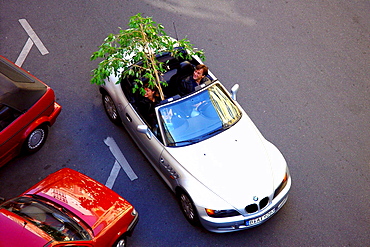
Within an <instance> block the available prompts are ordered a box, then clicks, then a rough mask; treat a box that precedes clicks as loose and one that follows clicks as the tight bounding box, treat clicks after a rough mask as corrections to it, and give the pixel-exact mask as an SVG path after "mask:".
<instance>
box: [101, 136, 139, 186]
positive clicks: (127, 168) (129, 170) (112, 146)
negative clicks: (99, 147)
mask: <svg viewBox="0 0 370 247" xmlns="http://www.w3.org/2000/svg"><path fill="white" fill-rule="evenodd" d="M104 143H105V144H106V145H107V146H108V147H109V149H110V151H111V152H112V154H113V156H114V157H115V158H116V160H117V161H118V163H119V164H120V166H121V167H122V169H123V170H124V171H125V172H126V174H127V176H128V177H129V178H130V179H131V181H133V180H135V179H137V178H138V177H137V176H136V174H135V172H134V171H133V170H132V168H131V166H130V164H129V163H128V162H127V160H126V158H125V156H124V155H123V154H122V152H121V150H120V149H119V147H118V145H117V143H116V141H115V140H114V139H113V138H112V137H107V139H105V140H104Z"/></svg>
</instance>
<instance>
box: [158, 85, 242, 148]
mask: <svg viewBox="0 0 370 247" xmlns="http://www.w3.org/2000/svg"><path fill="white" fill-rule="evenodd" d="M157 112H158V119H159V122H160V126H161V129H162V135H163V137H164V141H165V144H166V145H167V146H185V145H190V144H193V143H197V142H200V141H202V140H205V139H207V138H209V137H211V136H213V135H215V134H217V133H219V132H221V131H223V130H225V129H227V128H229V127H230V126H232V125H233V124H234V123H236V122H237V121H238V120H239V119H240V117H241V111H240V110H239V108H238V107H237V106H236V105H235V104H234V102H233V101H232V100H231V99H230V97H229V94H228V93H226V92H225V91H224V89H223V87H222V86H221V85H220V84H218V83H216V84H214V85H212V86H210V87H208V88H207V89H206V90H203V91H201V92H199V93H196V94H193V95H191V96H190V97H186V98H184V99H181V100H178V101H174V102H173V103H170V104H166V105H163V106H160V107H158V108H157Z"/></svg>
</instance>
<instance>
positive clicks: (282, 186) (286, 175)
mask: <svg viewBox="0 0 370 247" xmlns="http://www.w3.org/2000/svg"><path fill="white" fill-rule="evenodd" d="M288 177H289V173H288V171H286V172H285V175H284V178H283V181H281V183H280V185H279V186H278V187H277V188H276V190H275V193H274V198H275V197H277V196H278V195H279V193H280V192H281V191H282V190H283V189H284V188H285V186H286V185H287V183H288Z"/></svg>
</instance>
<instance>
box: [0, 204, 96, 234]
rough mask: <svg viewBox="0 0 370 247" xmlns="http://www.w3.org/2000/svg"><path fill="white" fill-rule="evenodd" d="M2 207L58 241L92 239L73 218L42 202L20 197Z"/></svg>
mask: <svg viewBox="0 0 370 247" xmlns="http://www.w3.org/2000/svg"><path fill="white" fill-rule="evenodd" d="M2 207H3V208H5V209H7V210H8V211H10V212H12V213H14V214H17V215H19V216H21V217H22V218H24V219H26V220H28V221H29V222H31V223H32V224H34V225H35V226H37V227H38V228H40V229H41V230H43V231H44V232H45V233H47V234H48V235H49V236H51V237H52V238H54V239H55V240H56V241H74V240H89V239H91V238H90V235H89V234H88V233H87V231H86V230H85V229H84V228H83V227H82V226H80V225H79V224H78V223H77V222H76V221H75V220H74V219H73V218H72V217H70V216H68V214H66V213H64V212H62V211H60V210H59V209H57V208H55V207H53V206H52V205H50V203H47V202H43V201H42V200H37V199H35V198H30V197H18V198H15V199H13V200H10V201H8V202H6V203H5V204H3V205H2Z"/></svg>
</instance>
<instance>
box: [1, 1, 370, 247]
mask: <svg viewBox="0 0 370 247" xmlns="http://www.w3.org/2000/svg"><path fill="white" fill-rule="evenodd" d="M138 12H141V13H143V15H144V16H153V18H154V20H155V21H157V22H159V23H162V24H163V25H164V26H165V31H166V32H167V33H168V34H169V35H171V36H174V37H175V36H176V33H175V29H174V24H175V26H176V30H177V35H178V37H179V38H184V37H187V38H188V39H189V40H190V41H191V42H192V43H193V44H195V46H196V47H198V48H201V49H204V50H205V54H206V58H207V59H206V61H205V63H206V64H207V65H208V66H209V67H210V69H211V71H212V72H213V73H214V74H215V75H216V76H217V77H218V78H219V79H220V81H222V83H223V84H224V85H226V86H227V87H228V88H231V87H232V86H233V85H234V84H235V83H239V84H240V86H241V89H240V90H239V94H238V101H239V102H240V104H241V105H242V106H243V107H244V109H245V110H246V112H247V113H248V114H249V115H250V117H251V118H252V120H253V121H254V122H255V124H256V125H257V127H258V128H259V129H260V130H261V132H262V133H263V135H264V136H265V137H266V138H267V139H268V140H270V141H271V142H272V143H274V144H275V145H276V146H277V147H278V148H279V149H280V150H281V151H282V153H283V154H284V156H285V157H286V159H287V161H288V164H289V168H290V172H291V175H292V179H293V185H292V189H291V192H290V197H289V199H288V202H287V204H286V205H285V206H284V208H283V209H282V210H281V211H280V212H279V213H278V214H276V215H275V216H274V217H272V218H271V219H270V220H269V221H268V222H266V223H265V224H263V225H261V226H259V227H256V228H253V229H251V230H246V231H241V232H237V233H228V234H213V233H209V232H206V231H204V230H202V229H200V228H195V227H192V226H191V225H190V224H188V222H187V221H186V220H185V218H184V217H183V215H182V213H181V211H180V209H179V207H178V205H177V203H176V200H175V197H174V196H173V195H172V194H171V192H170V190H169V189H168V188H167V187H166V185H165V184H164V183H163V182H162V181H161V179H160V177H159V176H158V175H157V174H156V172H155V171H154V169H152V168H151V166H150V165H149V163H148V162H147V160H146V159H145V158H144V156H143V155H142V154H141V153H140V151H139V150H138V148H137V147H136V146H135V144H134V143H133V141H132V140H131V139H130V137H129V136H128V134H127V132H126V131H125V130H124V129H123V128H119V127H117V126H115V125H113V124H112V123H111V122H110V121H109V120H108V118H107V117H106V115H105V112H104V109H103V106H102V103H101V96H100V95H99V93H98V90H97V86H96V85H91V84H90V82H89V81H90V78H91V77H90V74H91V70H92V69H93V68H94V67H95V66H96V64H97V62H96V61H94V62H91V61H90V60H89V58H90V56H91V54H92V52H94V51H95V50H96V49H97V46H98V45H100V44H101V43H102V41H103V39H104V38H105V37H106V36H107V35H108V34H109V33H116V32H118V27H122V28H126V27H127V23H128V20H129V17H130V16H132V15H134V14H136V13H138ZM369 13H370V2H369V1H368V0H358V1H354V0H350V1H343V0H342V1H340V0H336V1H335V0H326V1H305V0H296V1H289V0H288V1H286V0H284V1H281V0H277V1H243V0H234V1H221V0H203V1H193V0H182V1H176V0H167V1H166V0H163V1H159V0H143V1H128V0H125V1H124V0H121V1H92V0H90V1H84V0H80V1H55V0H48V1H10V0H0V54H1V55H3V56H5V57H7V58H8V59H10V60H11V61H14V62H15V61H16V60H17V59H18V58H19V55H20V53H21V51H22V50H23V48H24V47H25V44H26V42H27V39H28V34H27V33H26V31H25V30H24V28H23V27H22V26H21V24H20V22H19V20H20V19H26V20H27V21H28V23H29V24H30V25H31V26H32V28H33V30H34V31H35V33H36V34H37V35H38V37H39V38H40V40H41V41H42V43H43V45H44V46H45V47H46V49H47V50H48V52H49V53H48V54H45V55H42V54H41V52H40V50H39V48H38V47H37V46H36V45H35V44H34V45H33V46H32V47H31V49H30V51H29V53H27V56H26V57H25V59H24V62H23V64H22V67H23V68H25V69H26V70H28V71H30V72H31V73H32V74H34V75H35V76H37V77H38V78H40V79H41V80H42V81H44V82H45V83H47V84H48V85H50V86H51V87H52V88H53V89H54V90H55V92H56V95H57V101H58V102H59V103H60V104H61V105H62V106H63V110H62V113H61V115H60V116H59V118H58V119H57V122H56V123H55V125H54V126H53V127H52V129H51V131H50V135H49V138H48V140H47V143H46V144H45V146H44V147H43V149H42V150H41V151H39V152H38V153H37V154H34V155H32V156H28V157H20V158H18V159H15V160H14V161H12V162H10V163H9V164H7V165H6V166H4V167H2V168H0V195H1V196H3V197H6V198H10V197H13V196H17V195H18V194H19V193H21V192H22V191H24V190H25V189H27V188H28V187H30V186H31V185H33V184H34V183H36V182H37V181H39V180H40V179H42V178H44V177H46V176H47V175H48V174H50V173H52V172H54V171H57V170H59V169H60V168H63V167H70V168H73V169H76V170H78V171H80V172H83V173H85V174H86V175H88V176H91V177H92V178H94V179H95V180H97V181H100V182H102V183H104V184H105V183H106V182H107V180H108V177H109V175H110V173H111V170H112V168H113V166H114V161H115V158H114V156H113V155H112V153H111V152H110V150H109V148H108V146H107V145H106V144H105V143H104V140H105V139H106V138H107V137H112V138H114V140H115V141H116V143H117V144H118V146H119V148H120V150H121V151H122V153H123V154H124V156H125V158H126V159H127V161H128V163H129V164H130V166H131V167H132V169H133V171H134V172H135V174H136V175H137V177H138V179H136V180H133V181H131V180H130V179H129V177H128V176H127V175H126V174H125V173H124V172H123V171H122V170H121V171H120V172H119V174H118V177H117V179H116V180H115V181H114V184H113V190H115V191H116V192H117V193H119V194H120V195H122V196H123V197H124V198H126V199H127V200H128V201H130V202H131V203H132V204H133V205H134V206H135V207H136V208H137V210H138V211H139V213H140V216H141V217H140V221H139V224H138V226H137V228H136V229H135V232H134V235H133V236H132V237H131V238H130V239H129V243H130V244H131V246H368V244H369V243H370V216H369V215H370V190H369V188H370V179H369V178H370V176H369V172H370V151H369V147H370V109H369V108H370V80H369V78H370V67H369V66H370V15H369ZM220 145H221V144H220ZM248 176H249V175H248V174H246V176H245V179H248ZM246 189H247V188H246Z"/></svg>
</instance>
